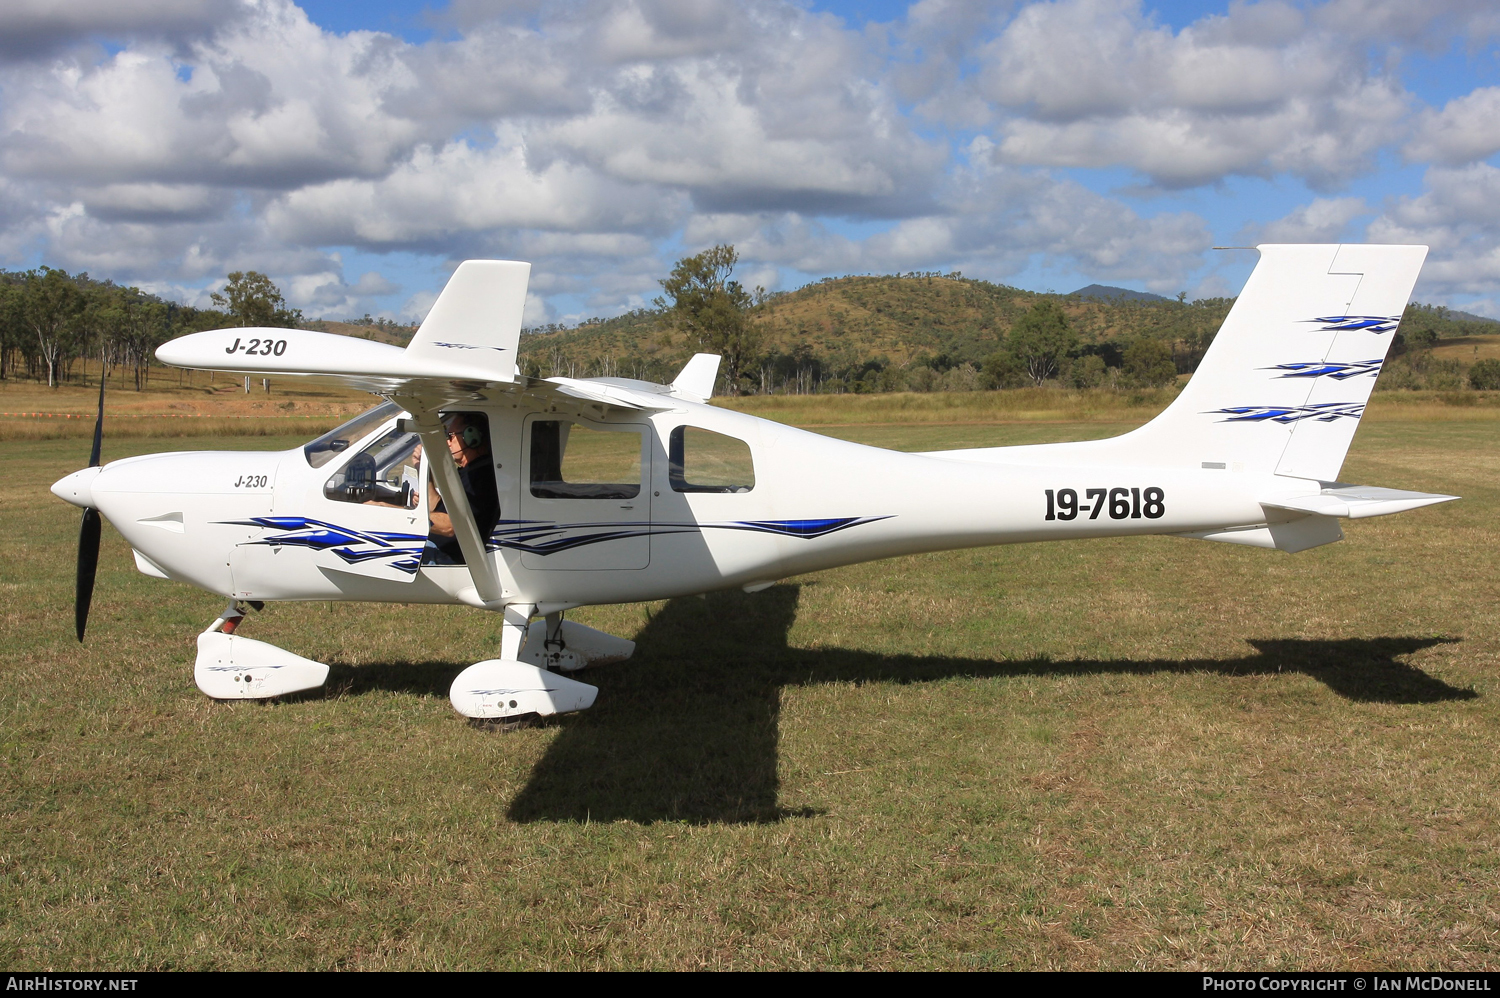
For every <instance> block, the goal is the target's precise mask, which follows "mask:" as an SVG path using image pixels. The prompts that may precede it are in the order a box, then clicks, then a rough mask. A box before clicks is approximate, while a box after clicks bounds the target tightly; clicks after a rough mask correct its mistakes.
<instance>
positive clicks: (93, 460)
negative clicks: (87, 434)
mask: <svg viewBox="0 0 1500 998" xmlns="http://www.w3.org/2000/svg"><path fill="white" fill-rule="evenodd" d="M102 443H104V365H103V363H101V364H100V365H99V418H98V419H96V420H94V449H93V450H92V451H90V452H89V467H90V468H97V467H99V445H100V444H102Z"/></svg>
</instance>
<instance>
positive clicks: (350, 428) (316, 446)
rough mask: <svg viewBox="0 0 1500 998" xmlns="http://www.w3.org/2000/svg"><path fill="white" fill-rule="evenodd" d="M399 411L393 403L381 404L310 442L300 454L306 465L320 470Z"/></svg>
mask: <svg viewBox="0 0 1500 998" xmlns="http://www.w3.org/2000/svg"><path fill="white" fill-rule="evenodd" d="M400 411H401V407H400V406H398V405H397V404H396V403H394V402H382V403H380V404H379V405H377V406H376V407H375V408H373V409H368V410H366V411H364V412H362V413H360V414H359V415H358V416H355V417H354V418H353V419H351V420H349V422H347V423H345V424H344V425H342V426H337V427H335V428H333V429H331V430H329V431H328V432H327V433H325V434H323V435H322V436H321V437H319V438H318V439H316V440H314V441H312V442H311V443H309V444H308V445H307V446H305V447H303V448H302V453H303V454H304V455H305V456H306V457H307V463H308V464H310V465H312V466H313V467H314V468H321V467H323V465H325V464H327V463H328V462H329V461H332V460H333V459H334V458H335V457H337V456H338V455H340V454H342V453H343V452H344V451H346V450H348V449H349V448H350V447H352V446H354V445H355V444H357V443H359V442H360V441H361V440H363V439H364V438H365V437H367V436H369V435H370V434H371V433H373V432H375V430H377V429H379V427H380V424H381V423H384V422H385V421H386V420H388V419H390V418H391V417H392V416H394V415H396V413H398V412H400Z"/></svg>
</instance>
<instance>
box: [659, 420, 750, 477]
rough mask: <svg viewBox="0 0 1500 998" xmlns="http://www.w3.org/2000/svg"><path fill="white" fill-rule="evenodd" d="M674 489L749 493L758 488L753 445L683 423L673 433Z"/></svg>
mask: <svg viewBox="0 0 1500 998" xmlns="http://www.w3.org/2000/svg"><path fill="white" fill-rule="evenodd" d="M670 457H671V470H670V472H669V473H668V477H669V478H670V480H671V482H672V490H673V491H674V492H749V491H750V490H751V489H753V488H755V462H754V461H753V460H752V459H751V457H750V445H749V444H747V443H745V441H743V440H741V439H739V438H738V437H730V436H725V435H724V434H722V433H715V432H714V431H713V430H705V429H701V428H699V427H697V426H679V427H677V428H676V429H674V430H673V431H672V436H671V454H670Z"/></svg>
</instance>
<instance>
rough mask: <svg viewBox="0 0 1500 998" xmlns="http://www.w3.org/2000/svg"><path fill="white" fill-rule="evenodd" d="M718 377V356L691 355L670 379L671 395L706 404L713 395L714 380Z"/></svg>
mask: <svg viewBox="0 0 1500 998" xmlns="http://www.w3.org/2000/svg"><path fill="white" fill-rule="evenodd" d="M718 376H719V355H718V354H716V353H697V354H693V359H692V360H690V361H688V362H687V364H686V365H684V366H683V368H682V370H681V371H679V372H678V373H677V377H676V378H674V379H672V394H673V395H683V396H686V397H687V398H688V399H690V400H691V401H694V402H707V401H708V400H709V399H710V398H712V397H713V394H714V379H715V378H717V377H718Z"/></svg>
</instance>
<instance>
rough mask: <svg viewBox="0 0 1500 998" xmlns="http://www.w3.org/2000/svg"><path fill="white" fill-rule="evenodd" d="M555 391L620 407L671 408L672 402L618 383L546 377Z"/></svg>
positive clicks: (672, 406)
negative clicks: (554, 387)
mask: <svg viewBox="0 0 1500 998" xmlns="http://www.w3.org/2000/svg"><path fill="white" fill-rule="evenodd" d="M547 383H548V384H552V385H556V386H557V388H556V391H559V392H561V393H562V394H564V395H569V396H572V397H573V398H576V399H585V400H587V401H589V402H600V403H603V404H604V405H610V406H616V407H618V408H621V409H671V408H674V403H673V402H672V401H671V400H670V399H667V398H665V397H663V396H661V395H656V394H650V393H647V392H639V391H632V390H631V389H629V388H624V387H622V386H620V385H611V384H606V383H604V382H601V381H595V380H592V379H580V378H548V379H547Z"/></svg>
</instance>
